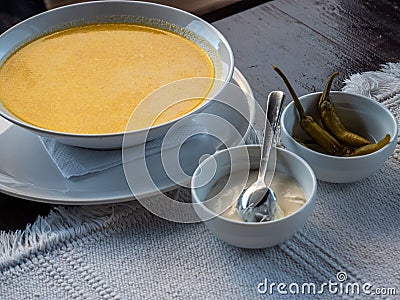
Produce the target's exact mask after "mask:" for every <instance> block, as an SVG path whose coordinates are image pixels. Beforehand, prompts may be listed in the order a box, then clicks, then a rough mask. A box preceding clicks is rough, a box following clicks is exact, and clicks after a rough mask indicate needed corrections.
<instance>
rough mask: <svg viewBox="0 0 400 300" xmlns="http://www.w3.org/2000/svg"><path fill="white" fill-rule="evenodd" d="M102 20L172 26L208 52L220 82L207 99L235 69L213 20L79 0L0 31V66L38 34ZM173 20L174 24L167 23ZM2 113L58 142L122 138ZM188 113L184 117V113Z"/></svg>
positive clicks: (116, 143)
mask: <svg viewBox="0 0 400 300" xmlns="http://www.w3.org/2000/svg"><path fill="white" fill-rule="evenodd" d="M106 22H113V23H118V22H121V23H135V24H143V25H151V26H153V27H157V28H161V29H169V30H174V31H175V32H176V33H178V34H181V35H183V36H185V37H187V38H189V39H191V40H193V41H194V42H195V43H197V44H198V45H199V46H201V47H202V48H203V49H204V50H205V51H206V52H207V53H208V54H209V56H210V58H211V59H212V60H213V63H214V67H215V74H216V79H218V81H216V83H214V86H213V87H212V88H211V91H210V93H209V94H208V98H214V97H215V96H216V95H218V94H219V93H220V92H221V90H222V89H223V88H224V86H225V85H226V83H228V82H229V81H230V80H231V77H232V74H233V68H234V62H233V54H232V50H231V48H230V46H229V44H228V42H227V40H226V39H225V38H224V36H223V35H222V34H221V33H220V32H219V31H218V30H216V29H215V28H214V27H213V26H212V25H210V24H209V23H207V22H205V21H204V20H202V19H200V18H198V17H196V16H194V15H192V14H190V13H187V12H185V11H183V10H179V9H176V8H172V7H168V6H164V5H160V4H154V3H148V2H136V1H93V2H87V3H79V4H74V5H68V6H63V7H61V8H57V9H53V10H50V11H47V12H44V13H41V14H39V15H36V16H34V17H32V18H29V19H27V20H25V21H23V22H21V23H19V24H17V25H15V26H14V27H12V28H10V29H9V30H7V31H6V32H4V33H3V34H2V35H0V65H1V64H2V63H3V62H4V61H5V60H6V59H7V58H8V57H9V55H11V54H12V53H13V52H14V51H15V50H16V49H17V48H19V47H20V46H22V45H24V44H26V43H27V42H29V41H31V40H33V39H35V38H38V37H40V36H42V35H45V34H48V33H50V32H53V31H58V30H61V29H65V28H68V27H74V26H78V25H84V24H93V23H106ZM171 24H173V25H175V26H172V27H171ZM171 28H172V29H171ZM208 103H209V101H208V102H207V101H205V102H204V103H203V104H202V105H200V106H199V107H197V108H196V109H195V110H193V111H192V112H190V113H189V114H193V113H198V112H200V111H201V110H203V109H204V108H205V106H207V105H208ZM0 115H1V116H2V117H4V118H6V119H8V120H9V121H11V122H13V123H14V124H17V125H19V126H22V127H25V128H27V129H29V130H31V131H33V132H34V133H36V134H38V135H40V136H44V137H50V138H54V139H56V140H58V141H59V142H61V143H65V144H70V145H74V146H80V147H87V148H103V149H110V148H120V147H121V145H122V140H123V137H124V132H119V133H112V134H73V133H65V132H56V131H52V130H46V129H43V128H40V127H37V126H33V125H31V124H29V123H27V122H24V121H22V120H20V119H19V118H17V117H15V116H14V115H13V114H12V113H10V112H9V111H8V110H7V109H6V108H5V107H4V106H3V105H2V104H1V103H0ZM187 115H188V114H186V115H184V116H182V118H183V117H185V116H187ZM179 119H181V118H178V119H176V120H172V121H170V122H167V123H164V124H160V125H158V126H154V127H151V129H150V131H148V129H143V130H134V131H130V132H128V133H127V134H128V137H129V143H130V145H128V144H125V146H134V145H137V144H140V143H143V141H145V140H146V139H145V137H146V136H147V134H148V136H147V140H151V139H154V138H157V137H160V136H162V135H164V134H165V133H166V131H167V130H168V128H169V127H170V126H172V124H174V123H175V122H176V121H177V120H179Z"/></svg>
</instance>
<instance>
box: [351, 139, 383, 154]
mask: <svg viewBox="0 0 400 300" xmlns="http://www.w3.org/2000/svg"><path fill="white" fill-rule="evenodd" d="M389 141H390V134H386V135H385V137H384V138H383V139H381V140H380V141H379V142H377V143H376V144H368V145H365V146H362V147H359V148H357V149H355V150H354V151H353V153H351V154H350V156H359V155H365V154H370V153H372V152H375V151H378V150H379V149H381V148H383V147H384V146H386V145H387V144H388V143H389Z"/></svg>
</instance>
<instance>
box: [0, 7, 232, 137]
mask: <svg viewBox="0 0 400 300" xmlns="http://www.w3.org/2000/svg"><path fill="white" fill-rule="evenodd" d="M115 4H126V5H143V6H148V7H161V8H164V9H166V10H170V11H175V12H178V13H180V14H183V15H187V16H190V17H191V18H193V19H194V20H197V21H200V22H201V23H203V24H206V26H208V27H209V28H211V29H212V31H213V32H214V33H215V34H216V36H217V37H218V39H219V40H221V41H222V42H223V44H224V45H225V46H226V48H227V50H228V51H227V52H228V57H229V60H230V61H231V62H232V63H231V65H230V66H229V69H228V72H227V76H226V78H227V80H220V79H217V80H219V81H222V85H221V87H220V88H219V90H218V91H217V93H216V94H215V95H214V96H213V98H215V97H217V96H218V95H219V94H220V93H221V92H222V90H223V89H224V88H225V87H226V85H227V84H228V83H229V82H230V81H231V80H232V77H233V73H234V70H235V61H234V55H233V50H232V47H231V46H230V44H229V42H228V40H227V39H226V38H225V36H224V35H223V34H222V33H221V32H220V31H219V30H218V29H217V28H216V27H215V26H213V25H212V24H211V23H209V22H207V21H205V20H204V19H202V18H200V17H198V16H196V15H194V14H193V13H190V12H187V11H185V10H182V9H179V8H176V7H172V6H168V5H165V4H160V3H153V2H145V1H131V0H99V1H88V2H81V3H72V4H69V5H64V6H60V7H56V8H53V9H50V10H47V11H44V12H41V13H38V14H36V15H33V16H31V17H29V18H26V19H25V20H22V21H21V22H18V23H17V24H15V25H13V26H12V27H10V28H9V29H7V30H6V31H4V32H3V33H2V34H0V40H1V38H2V37H3V36H6V35H7V34H9V32H11V31H13V30H15V29H16V28H18V27H19V26H23V25H24V24H26V23H29V22H32V21H33V20H34V19H36V18H41V17H43V16H46V15H51V14H52V13H53V12H54V11H61V10H68V9H70V8H71V7H82V6H101V5H115ZM121 15H122V14H121ZM72 27H74V26H72ZM66 28H68V27H66ZM45 35H46V33H45V34H44V35H39V36H38V37H37V38H39V37H42V36H45ZM24 45H26V43H25V44H21V45H20V47H22V46H24ZM15 51H16V50H14V52H15ZM14 52H12V53H14ZM12 53H11V54H10V55H12ZM0 67H1V65H0ZM194 78H208V77H194ZM215 79H216V78H215V77H213V80H215ZM168 84H170V83H167V84H166V85H168ZM160 88H162V86H161V87H160ZM213 98H207V97H206V98H205V99H204V100H203V101H202V103H200V104H199V105H198V106H196V107H195V108H194V109H193V110H191V111H189V112H188V113H186V114H184V115H182V116H180V117H177V118H174V119H172V120H170V121H168V122H165V123H161V124H158V125H155V126H150V127H147V128H142V129H138V130H130V131H126V130H124V131H120V132H110V133H73V132H63V131H56V130H51V129H46V128H43V127H39V126H36V125H33V124H31V123H29V122H27V121H24V120H22V119H20V118H19V117H17V116H15V115H14V114H13V113H12V112H10V111H9V114H10V115H8V114H6V113H4V112H3V111H2V110H0V116H1V117H3V118H5V119H6V120H8V121H10V122H12V123H14V124H17V125H18V126H22V127H23V128H26V129H29V130H33V131H35V132H38V133H42V134H44V135H47V136H51V135H54V136H56V137H57V136H58V137H60V138H61V137H70V138H88V139H98V138H112V137H121V136H124V135H126V134H144V133H146V132H149V130H157V129H159V128H161V127H165V126H166V127H167V126H171V125H172V124H174V123H175V122H176V121H177V120H179V119H181V118H182V117H186V116H189V115H191V114H194V113H199V112H200V111H201V110H202V109H204V108H206V107H207V106H208V105H210V103H211V101H213ZM127 126H129V124H127Z"/></svg>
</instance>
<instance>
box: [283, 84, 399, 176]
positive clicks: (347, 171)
mask: <svg viewBox="0 0 400 300" xmlns="http://www.w3.org/2000/svg"><path fill="white" fill-rule="evenodd" d="M320 95H321V93H312V94H307V95H304V96H302V97H300V98H299V100H300V102H301V104H302V105H303V107H304V109H305V111H306V113H307V114H309V115H311V116H312V117H313V118H314V120H316V121H317V122H319V123H320V124H321V121H320V117H319V114H318V110H317V101H318V99H319V97H320ZM330 95H331V99H332V101H333V103H334V104H335V107H336V110H337V113H338V116H339V117H340V118H341V120H342V122H343V123H344V125H345V126H346V127H347V128H348V129H349V130H351V131H353V132H355V133H358V134H359V135H361V136H363V137H365V138H367V139H369V140H371V141H377V140H380V139H382V138H383V137H384V136H385V135H386V134H387V133H389V134H390V136H391V139H390V142H389V144H388V145H386V146H385V147H383V148H382V149H380V150H378V151H376V152H373V153H371V154H368V155H362V156H355V157H338V156H332V155H327V154H323V153H320V152H317V151H314V150H311V149H309V148H307V147H305V146H303V145H301V144H300V143H298V142H297V141H296V140H295V139H294V136H296V137H303V138H309V137H308V136H307V134H306V133H305V132H304V130H303V129H302V128H301V127H300V123H299V114H298V112H297V110H296V109H295V106H294V103H293V102H292V103H290V104H289V105H288V106H287V107H286V108H285V109H284V111H283V113H282V117H281V139H282V142H283V144H284V145H285V146H286V148H287V149H289V150H290V151H293V152H294V153H296V154H298V155H299V156H301V157H302V158H304V159H305V160H306V161H307V162H308V164H309V165H310V166H311V167H312V168H313V170H314V172H315V175H316V176H317V178H318V179H320V180H323V181H327V182H334V183H345V182H353V181H357V180H361V179H363V178H365V177H368V176H370V175H372V174H374V173H375V172H376V171H377V170H379V168H380V167H382V165H383V163H384V162H385V160H386V159H388V157H389V156H390V155H391V154H392V153H393V151H394V148H395V146H396V143H397V135H398V126H397V122H396V119H395V117H394V116H393V114H392V113H391V112H390V111H389V110H388V109H387V108H385V107H384V106H383V105H382V104H380V103H378V102H377V101H375V100H372V99H370V98H367V97H364V96H361V95H356V94H351V93H346V92H334V91H332V92H331V94H330Z"/></svg>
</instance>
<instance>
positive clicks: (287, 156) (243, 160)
mask: <svg viewBox="0 0 400 300" xmlns="http://www.w3.org/2000/svg"><path fill="white" fill-rule="evenodd" d="M247 153H248V154H247ZM276 154H277V156H276V157H277V161H276V170H278V171H281V172H283V173H286V174H287V175H289V176H291V177H293V178H294V179H295V180H296V181H297V183H298V184H299V185H300V187H301V188H302V189H303V191H304V193H305V196H306V202H305V204H304V205H303V206H302V207H301V208H300V209H299V210H297V211H296V212H294V213H292V214H290V215H288V216H285V217H283V218H282V219H278V220H274V221H270V222H264V223H252V222H249V223H246V222H240V221H235V220H232V219H228V218H225V217H223V216H220V215H218V214H216V213H215V212H213V211H212V210H210V209H209V208H208V207H207V206H206V205H205V204H204V200H205V199H206V197H207V195H208V193H209V192H210V190H211V189H212V188H213V186H214V185H215V184H216V183H217V182H218V181H219V180H220V179H221V178H223V177H224V176H226V175H228V174H230V173H229V172H230V171H232V172H235V171H240V170H246V168H248V166H249V165H248V164H247V159H249V161H250V168H251V169H257V168H258V165H259V159H260V146H259V145H250V146H237V147H233V148H229V149H226V150H223V151H220V152H217V153H216V154H214V155H212V156H210V157H209V158H207V159H206V160H204V161H203V162H202V163H201V164H200V165H199V167H198V168H197V169H196V171H195V172H194V174H193V179H192V202H193V203H194V207H195V211H196V213H197V215H198V216H199V217H200V218H201V219H202V220H203V221H204V223H205V225H206V226H207V228H208V229H209V230H210V231H211V232H212V233H213V234H214V235H215V236H216V237H218V238H219V239H221V240H222V241H224V242H226V243H228V244H231V245H233V246H237V247H242V248H266V247H272V246H275V245H278V244H280V243H283V242H284V241H286V240H288V239H289V238H291V237H292V236H293V235H294V234H295V233H296V232H297V231H299V230H300V229H301V228H302V226H303V225H304V223H305V222H306V220H307V219H308V218H309V217H310V216H311V214H312V212H313V210H314V207H315V200H316V191H317V181H316V178H315V175H314V173H313V171H312V169H311V167H310V166H309V165H308V164H307V163H306V162H305V161H304V160H303V159H302V158H300V157H298V156H297V155H295V154H293V153H291V152H289V151H287V150H284V149H277V151H276ZM231 161H232V162H233V164H231ZM213 170H214V171H215V174H214V175H213ZM210 177H212V178H210ZM202 182H207V184H204V185H201V183H202Z"/></svg>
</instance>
